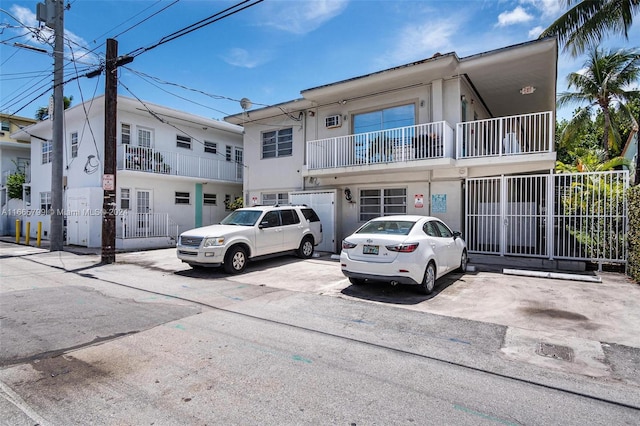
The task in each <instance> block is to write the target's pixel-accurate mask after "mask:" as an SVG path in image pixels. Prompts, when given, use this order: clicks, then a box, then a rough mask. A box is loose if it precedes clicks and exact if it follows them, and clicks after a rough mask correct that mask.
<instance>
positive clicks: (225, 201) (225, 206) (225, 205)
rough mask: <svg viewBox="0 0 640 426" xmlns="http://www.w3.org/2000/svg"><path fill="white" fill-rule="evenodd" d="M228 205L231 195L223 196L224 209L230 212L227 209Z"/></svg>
mask: <svg viewBox="0 0 640 426" xmlns="http://www.w3.org/2000/svg"><path fill="white" fill-rule="evenodd" d="M229 204H231V195H229V194H224V209H225V210H231V209H230V208H229Z"/></svg>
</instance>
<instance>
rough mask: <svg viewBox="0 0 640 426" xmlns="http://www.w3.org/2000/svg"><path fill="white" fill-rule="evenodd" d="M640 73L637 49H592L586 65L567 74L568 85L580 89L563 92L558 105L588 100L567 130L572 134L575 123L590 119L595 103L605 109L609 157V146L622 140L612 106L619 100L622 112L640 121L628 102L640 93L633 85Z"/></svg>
mask: <svg viewBox="0 0 640 426" xmlns="http://www.w3.org/2000/svg"><path fill="white" fill-rule="evenodd" d="M639 76H640V53H638V50H636V49H621V50H618V51H612V50H604V49H599V48H597V47H595V48H593V49H592V50H591V51H590V52H589V56H588V58H587V60H586V61H585V63H584V69H583V70H582V71H580V72H574V73H571V74H569V76H568V77H567V80H568V87H569V89H571V88H576V89H577V91H576V92H563V93H560V94H559V96H558V107H559V108H560V107H563V106H565V105H569V104H579V103H585V102H587V103H588V106H586V107H584V108H579V109H578V110H577V112H576V114H575V115H574V117H573V118H572V119H571V121H570V122H569V124H568V125H567V128H566V129H565V133H566V134H567V135H570V134H571V131H572V130H573V129H574V128H575V127H574V126H580V125H581V124H582V123H583V122H584V120H587V119H590V118H591V115H592V112H593V110H592V109H593V107H597V108H599V109H600V110H601V112H602V115H603V118H604V125H603V136H602V148H603V149H604V151H605V160H606V159H608V157H609V149H610V147H611V146H616V145H617V144H618V143H619V141H620V133H619V132H618V131H617V129H616V127H617V126H616V124H615V122H613V121H612V120H611V108H612V107H613V106H615V105H616V104H617V105H618V107H619V111H620V113H622V114H624V115H626V116H627V117H628V118H629V119H630V120H631V121H632V123H635V125H636V126H637V122H636V120H635V118H634V117H633V114H631V112H630V111H629V109H628V108H627V107H626V103H627V102H629V101H631V100H632V99H634V98H637V97H638V96H640V91H639V90H637V89H631V87H632V85H633V84H634V83H637V81H638V77H639Z"/></svg>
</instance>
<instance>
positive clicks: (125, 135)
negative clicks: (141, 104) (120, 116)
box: [120, 123, 131, 145]
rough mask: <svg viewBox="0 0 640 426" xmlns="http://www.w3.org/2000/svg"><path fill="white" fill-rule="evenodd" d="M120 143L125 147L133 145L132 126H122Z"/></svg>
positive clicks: (123, 124) (122, 124)
mask: <svg viewBox="0 0 640 426" xmlns="http://www.w3.org/2000/svg"><path fill="white" fill-rule="evenodd" d="M120 143H122V144H123V145H129V144H131V125H129V124H125V123H121V124H120Z"/></svg>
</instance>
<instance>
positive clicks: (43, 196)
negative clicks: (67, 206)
mask: <svg viewBox="0 0 640 426" xmlns="http://www.w3.org/2000/svg"><path fill="white" fill-rule="evenodd" d="M49 210H51V192H41V193H40V211H42V212H43V213H42V214H45V213H44V212H49Z"/></svg>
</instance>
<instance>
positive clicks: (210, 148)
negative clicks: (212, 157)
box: [204, 141, 218, 154]
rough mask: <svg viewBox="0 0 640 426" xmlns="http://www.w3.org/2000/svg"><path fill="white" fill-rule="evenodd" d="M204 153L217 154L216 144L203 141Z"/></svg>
mask: <svg viewBox="0 0 640 426" xmlns="http://www.w3.org/2000/svg"><path fill="white" fill-rule="evenodd" d="M204 152H208V153H209V154H217V153H218V144H217V143H215V142H210V141H204Z"/></svg>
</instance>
